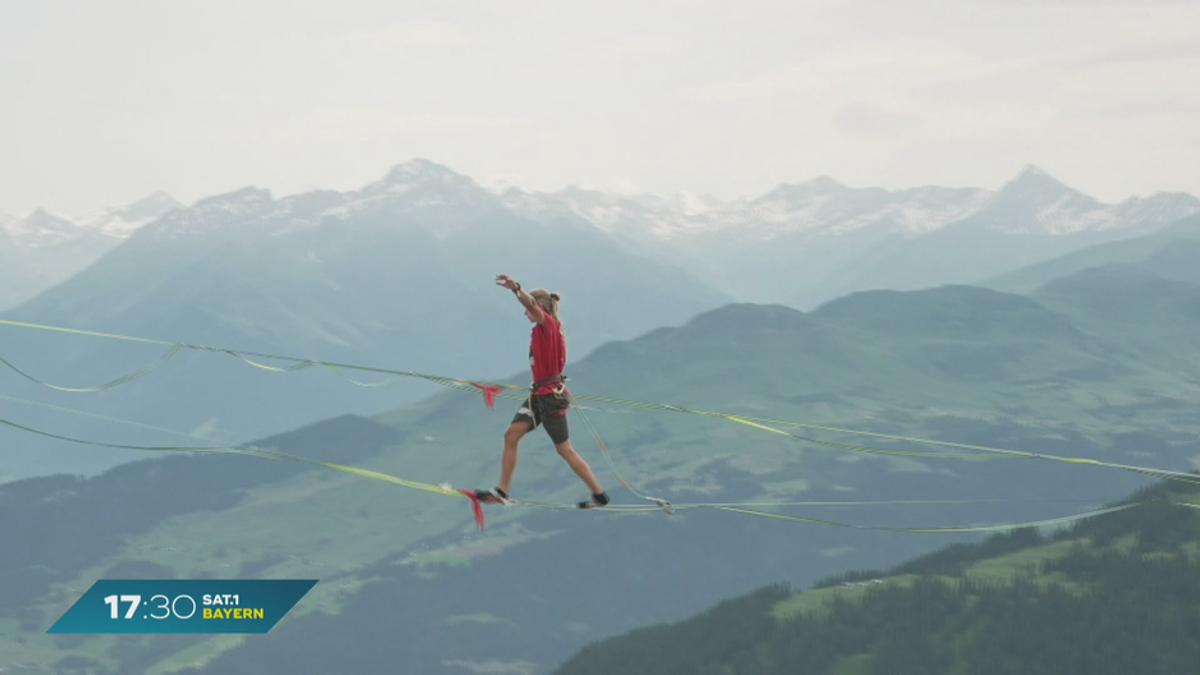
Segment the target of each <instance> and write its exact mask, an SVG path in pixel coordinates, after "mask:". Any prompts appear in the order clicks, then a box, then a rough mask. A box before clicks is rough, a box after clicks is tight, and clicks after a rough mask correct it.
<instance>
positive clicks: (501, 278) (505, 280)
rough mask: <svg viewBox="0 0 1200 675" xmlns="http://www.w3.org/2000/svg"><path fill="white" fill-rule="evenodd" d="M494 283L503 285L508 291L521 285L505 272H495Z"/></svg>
mask: <svg viewBox="0 0 1200 675" xmlns="http://www.w3.org/2000/svg"><path fill="white" fill-rule="evenodd" d="M496 285H497V286H503V287H505V288H507V289H508V290H510V291H515V290H517V289H518V288H520V287H521V285H520V284H518V283H517V282H516V281H515V280H513V278H512V277H510V276H508V275H507V274H497V275H496Z"/></svg>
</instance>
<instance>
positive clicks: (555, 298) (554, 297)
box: [550, 293, 562, 302]
mask: <svg viewBox="0 0 1200 675" xmlns="http://www.w3.org/2000/svg"><path fill="white" fill-rule="evenodd" d="M550 299H551V300H553V301H555V302H558V301H559V300H562V296H561V295H559V294H558V293H551V294H550Z"/></svg>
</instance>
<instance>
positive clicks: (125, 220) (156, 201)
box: [77, 192, 183, 239]
mask: <svg viewBox="0 0 1200 675" xmlns="http://www.w3.org/2000/svg"><path fill="white" fill-rule="evenodd" d="M180 208H183V204H182V203H180V202H178V201H176V200H175V199H174V198H172V197H171V196H170V195H168V194H167V193H165V192H154V193H152V194H150V195H149V196H147V197H145V198H143V199H140V200H138V201H136V202H134V203H132V204H127V205H125V206H114V207H109V208H106V209H103V210H101V211H96V212H93V213H89V214H84V215H82V216H79V218H78V219H77V220H78V221H79V224H80V225H82V226H83V227H85V228H88V229H91V230H96V231H99V232H101V233H103V234H106V235H108V236H110V237H117V238H120V239H124V238H126V237H128V236H129V235H130V234H132V233H133V232H134V230H137V229H138V228H140V227H142V226H143V225H145V224H147V223H150V222H152V221H154V220H157V219H158V218H161V217H162V216H163V215H164V214H166V213H169V212H171V211H174V210H175V209H180Z"/></svg>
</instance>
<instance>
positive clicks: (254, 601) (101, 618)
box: [46, 579, 317, 634]
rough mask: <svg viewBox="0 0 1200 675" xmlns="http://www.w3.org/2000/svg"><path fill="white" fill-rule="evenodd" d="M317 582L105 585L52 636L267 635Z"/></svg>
mask: <svg viewBox="0 0 1200 675" xmlns="http://www.w3.org/2000/svg"><path fill="white" fill-rule="evenodd" d="M316 583H317V580H316V579H101V580H99V581H97V582H96V583H94V584H92V587H91V588H89V589H88V591H87V592H86V593H84V594H83V597H81V598H79V600H77V601H76V602H75V604H74V605H71V608H70V609H68V610H67V612H66V614H63V615H62V618H60V619H59V620H58V621H56V622H55V623H54V625H53V626H51V627H50V630H48V631H46V632H47V633H88V634H102V633H266V632H267V631H269V630H271V628H272V627H273V626H274V625H275V624H276V623H277V622H278V621H279V620H280V619H282V618H283V615H284V614H287V613H288V611H290V610H291V609H292V607H294V606H295V605H296V603H297V602H299V601H300V598H303V597H304V595H305V594H306V593H308V591H309V589H311V588H312V587H313V586H315V585H316Z"/></svg>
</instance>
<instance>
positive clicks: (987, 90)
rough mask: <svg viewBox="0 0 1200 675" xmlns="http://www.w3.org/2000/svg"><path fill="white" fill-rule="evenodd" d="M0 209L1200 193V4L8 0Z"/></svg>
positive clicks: (1, 17) (2, 9) (0, 82)
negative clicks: (527, 196)
mask: <svg viewBox="0 0 1200 675" xmlns="http://www.w3.org/2000/svg"><path fill="white" fill-rule="evenodd" d="M0 96H3V101H4V102H3V104H0V212H9V213H12V212H21V211H26V210H29V209H31V208H33V207H36V206H44V207H47V208H50V209H52V210H55V211H59V212H62V213H67V214H76V213H79V212H82V211H86V210H90V209H94V208H96V207H99V206H104V205H113V204H122V203H127V202H130V201H133V200H135V199H138V198H140V197H142V196H144V195H145V194H147V193H149V192H151V191H152V190H159V189H161V190H165V191H167V192H169V193H171V194H172V195H174V196H175V197H176V198H178V199H181V200H183V201H187V202H191V201H194V200H196V199H198V198H200V197H204V196H207V195H211V194H215V193H219V192H225V191H228V190H232V189H236V188H239V187H242V186H245V185H249V184H253V185H257V186H260V187H265V188H268V189H270V190H272V191H273V192H274V193H275V194H276V195H277V196H280V195H284V194H290V193H294V192H300V191H304V190H309V189H314V188H334V189H342V190H345V189H353V188H358V187H361V186H362V185H363V184H365V183H367V182H370V181H371V180H375V179H377V178H378V177H380V176H381V175H382V174H383V173H384V172H385V171H386V170H387V169H388V168H389V167H390V166H392V165H394V164H397V163H399V162H402V161H405V160H407V159H410V158H413V157H425V158H428V159H431V160H433V161H435V162H439V163H441V164H445V165H447V166H449V167H450V168H452V169H454V170H456V171H459V172H461V173H465V174H467V175H469V176H471V177H473V178H475V179H477V180H479V181H481V182H483V183H485V184H487V183H489V182H490V181H495V180H507V181H510V182H513V183H518V184H522V185H526V186H529V187H533V188H537V189H558V188H560V187H562V186H564V185H567V184H572V183H574V184H587V185H591V186H594V187H599V188H604V189H613V190H620V191H632V190H636V191H654V192H673V191H677V190H692V191H696V192H705V193H710V194H714V195H717V196H719V197H725V198H729V197H736V196H742V195H755V194H758V193H761V192H763V191H766V190H767V189H770V188H771V187H773V186H774V185H777V184H779V183H795V182H800V181H803V180H807V179H809V178H812V177H814V176H817V175H822V174H823V175H829V176H832V177H834V178H836V179H838V180H840V181H842V182H843V183H846V184H849V185H854V186H866V185H882V186H884V187H889V188H899V187H910V186H915V185H924V184H939V185H950V186H961V185H974V186H980V187H987V188H996V187H999V186H1000V185H1001V184H1002V183H1003V182H1004V181H1005V180H1007V179H1009V178H1011V177H1012V176H1013V175H1015V174H1016V173H1017V172H1018V171H1019V170H1020V169H1021V167H1022V166H1024V165H1025V164H1036V165H1038V166H1040V167H1041V168H1043V169H1045V170H1047V171H1049V172H1050V173H1051V174H1053V175H1055V176H1056V177H1058V178H1059V179H1061V180H1063V181H1065V182H1067V183H1068V184H1070V185H1072V186H1074V187H1076V188H1078V189H1080V190H1083V191H1084V192H1087V193H1089V194H1092V195H1094V196H1096V197H1098V198H1100V199H1102V200H1104V201H1109V202H1113V201H1120V200H1122V199H1125V198H1126V197H1128V196H1130V195H1133V194H1139V195H1147V194H1150V193H1153V192H1156V191H1160V190H1169V191H1188V192H1191V193H1193V194H1197V195H1200V2H1195V1H1189V2H1151V1H1147V0H1138V1H1137V2H1130V1H1123V0H1060V1H1057V2H1056V1H1052V0H1050V1H1047V0H987V1H983V0H945V1H937V0H931V1H928V2H912V1H908V0H886V1H885V0H877V1H864V2H849V1H835V0H814V1H804V2H802V1H797V0H785V1H780V2H754V1H752V0H742V1H739V2H720V3H718V2H711V1H709V0H688V1H686V2H685V1H680V2H665V1H663V2H658V1H653V0H638V1H637V2H626V1H624V0H605V1H604V2H571V1H570V0H560V1H557V2H554V1H550V0H541V1H538V2H532V1H527V0H503V1H499V0H497V1H492V0H474V1H460V0H436V1H431V2H422V1H415V2H414V1H412V0H408V1H403V2H397V1H396V0H389V1H387V2H373V1H358V0H340V1H338V2H332V1H330V0H325V1H322V2H314V1H310V0H286V1H282V0H281V1H278V2H276V1H267V0H236V1H226V0H205V1H203V2H199V1H197V2H172V1H169V0H146V1H142V2H132V1H128V0H103V1H101V2H91V1H87V2H85V1H80V2H60V1H55V0H34V1H26V0H0Z"/></svg>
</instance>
